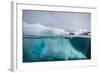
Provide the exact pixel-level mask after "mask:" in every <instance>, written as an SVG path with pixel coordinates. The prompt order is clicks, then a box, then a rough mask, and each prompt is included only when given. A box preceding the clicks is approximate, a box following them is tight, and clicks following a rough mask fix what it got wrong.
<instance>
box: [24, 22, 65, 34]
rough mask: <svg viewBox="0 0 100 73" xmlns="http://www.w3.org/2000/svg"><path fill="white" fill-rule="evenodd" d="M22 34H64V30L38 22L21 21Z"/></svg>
mask: <svg viewBox="0 0 100 73" xmlns="http://www.w3.org/2000/svg"><path fill="white" fill-rule="evenodd" d="M23 25H24V27H23V30H24V35H64V34H66V32H65V30H63V29H60V28H54V27H49V26H45V25H42V24H40V23H36V24H27V23H23Z"/></svg>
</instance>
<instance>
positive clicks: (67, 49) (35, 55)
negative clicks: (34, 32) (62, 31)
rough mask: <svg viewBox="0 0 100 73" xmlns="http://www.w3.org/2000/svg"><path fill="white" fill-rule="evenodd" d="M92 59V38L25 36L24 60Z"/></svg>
mask: <svg viewBox="0 0 100 73" xmlns="http://www.w3.org/2000/svg"><path fill="white" fill-rule="evenodd" d="M86 59H91V38H84V37H56V38H54V37H49V38H42V37H41V38H30V37H27V38H23V62H41V61H67V60H86Z"/></svg>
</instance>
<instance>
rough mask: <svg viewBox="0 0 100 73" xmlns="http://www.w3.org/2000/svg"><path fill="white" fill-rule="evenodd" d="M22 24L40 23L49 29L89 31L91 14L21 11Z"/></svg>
mask: <svg viewBox="0 0 100 73" xmlns="http://www.w3.org/2000/svg"><path fill="white" fill-rule="evenodd" d="M23 22H25V23H27V24H36V23H40V24H43V25H46V26H50V27H57V28H62V29H64V30H66V31H78V30H80V29H85V30H90V29H91V14H90V13H78V12H54V11H53V12H51V11H36V10H23Z"/></svg>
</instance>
